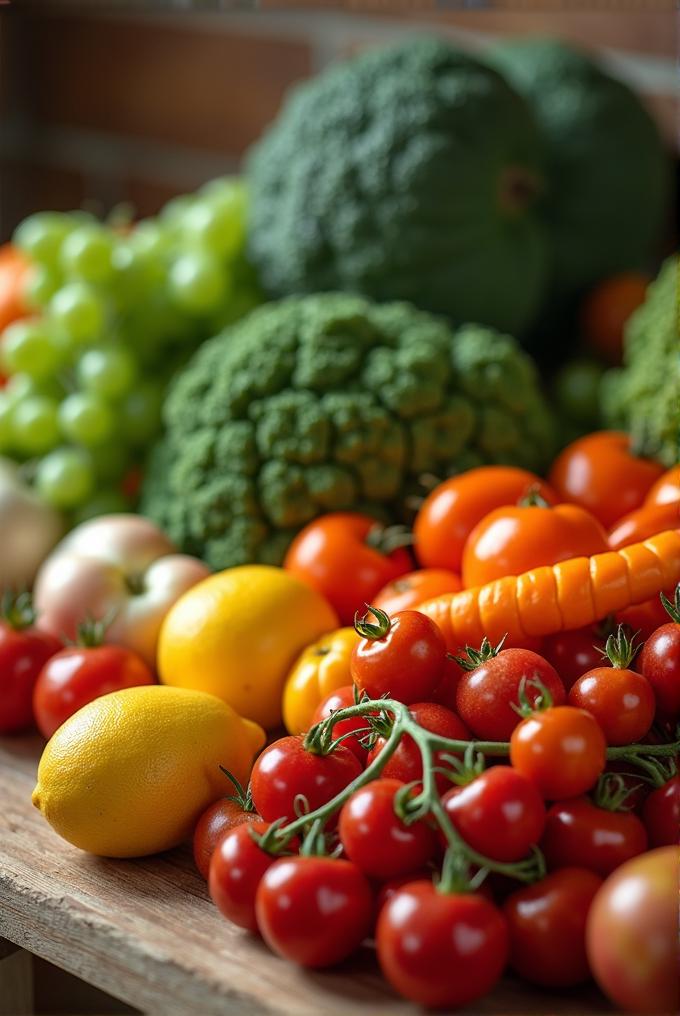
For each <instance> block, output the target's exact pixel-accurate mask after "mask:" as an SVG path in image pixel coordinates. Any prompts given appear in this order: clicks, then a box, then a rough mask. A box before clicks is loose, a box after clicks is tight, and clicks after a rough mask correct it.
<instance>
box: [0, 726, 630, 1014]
mask: <svg viewBox="0 0 680 1016" xmlns="http://www.w3.org/2000/svg"><path fill="white" fill-rule="evenodd" d="M42 744H43V742H42V741H41V740H40V739H39V738H38V737H37V735H36V736H33V735H31V736H23V737H14V738H8V737H5V738H0V938H6V939H9V940H10V941H11V942H14V943H17V944H18V945H20V946H22V947H24V948H25V949H27V950H29V951H30V952H32V953H34V954H36V955H38V956H41V957H43V958H44V959H47V960H49V961H50V962H52V963H55V964H56V965H57V966H59V967H62V968H63V969H65V970H67V971H69V973H72V974H75V975H77V976H78V977H80V978H82V979H83V980H85V981H88V982H89V983H91V984H93V985H95V986H96V987H98V988H101V989H102V990H104V991H107V992H108V993H109V994H111V995H114V996H115V997H116V998H119V999H121V1000H123V1001H124V1002H127V1003H128V1004H130V1005H133V1006H135V1007H137V1008H139V1009H141V1010H143V1011H144V1012H148V1013H154V1014H168V1016H173V1014H177V1016H187V1013H197V1014H198V1013H200V1014H201V1016H209V1014H213V1013H214V1014H218V1013H219V1014H220V1016H227V1014H228V1016H232V1014H233V1016H240V1014H249V1013H253V1014H255V1013H257V1014H284V1013H285V1014H298V1016H307V1014H309V1016H312V1014H314V1016H323V1014H326V1013H328V1014H338V1016H339V1014H348V1016H379V1014H384V1016H415V1014H419V1013H422V1010H421V1009H420V1008H419V1007H418V1006H415V1005H413V1004H411V1003H409V1002H406V1001H404V999H402V998H400V997H399V996H398V995H397V994H396V993H395V992H393V991H392V989H391V988H390V987H389V986H388V985H387V983H386V982H385V981H384V980H383V978H382V977H381V975H380V972H379V970H378V966H377V963H376V960H375V954H374V951H373V950H372V949H370V948H368V947H365V948H363V949H361V950H360V952H359V953H358V954H356V955H355V956H354V957H352V958H351V959H350V960H347V961H346V962H345V963H343V964H341V965H339V966H337V967H334V968H333V969H329V970H324V971H305V970H302V969H300V968H298V967H295V966H294V965H293V964H291V963H288V962H286V961H284V960H281V959H278V958H277V957H276V956H273V955H272V953H270V952H269V950H268V949H267V947H266V946H265V944H264V943H263V942H262V941H261V940H260V939H259V938H257V937H255V936H254V935H250V934H248V933H246V932H243V931H241V930H240V929H238V928H235V927H234V926H232V925H230V924H229V923H228V922H227V921H225V920H224V919H223V918H222V917H221V916H220V914H219V913H218V911H217V910H216V908H215V907H214V905H213V903H212V902H211V900H210V897H209V895H208V892H207V888H206V884H205V882H204V880H203V878H202V877H201V875H200V874H199V873H198V871H197V870H196V868H195V866H194V862H193V858H192V855H191V850H190V847H189V846H188V845H187V846H185V847H181V848H178V849H176V850H171V851H168V852H167V853H164V854H160V855H157V856H155V857H147V858H141V859H139V860H125V861H120V860H109V859H106V858H101V857H95V856H93V855H91V854H85V853H83V852H82V851H79V850H77V849H76V848H75V847H72V846H70V845H69V844H68V843H66V842H65V841H64V840H62V839H60V838H59V837H58V836H57V835H56V834H55V833H53V832H52V830H51V828H50V827H49V826H48V825H47V823H46V822H45V820H44V819H43V818H42V816H41V815H40V814H39V812H38V811H37V810H36V809H35V808H34V807H33V806H32V805H31V801H30V795H31V791H32V789H33V786H34V784H35V773H36V768H37V760H38V758H39V755H40V751H41V748H42ZM159 807H162V802H159ZM616 1011H617V1010H615V1009H614V1008H613V1007H612V1006H611V1005H610V1004H609V1003H608V1002H607V1001H606V1000H605V999H604V997H603V996H602V995H601V994H600V992H599V991H598V990H597V989H596V987H595V986H594V985H593V984H588V985H585V986H583V987H580V988H577V989H572V990H570V991H562V992H559V993H558V992H549V991H544V990H541V989H535V988H532V987H530V986H529V985H527V984H525V983H523V982H521V981H520V980H519V979H516V978H514V977H512V976H507V977H505V978H503V979H502V980H501V981H500V982H499V983H498V984H497V985H496V987H495V988H494V990H493V991H491V992H489V993H488V994H487V995H485V996H484V997H483V998H481V999H479V1000H478V1001H477V1002H475V1003H474V1004H473V1005H471V1006H469V1007H468V1008H466V1010H465V1013H466V1014H467V1013H470V1014H479V1016H482V1014H483V1016H513V1014H517V1016H528V1014H541V1016H548V1014H550V1016H558V1014H574V1016H598V1014H601V1013H602V1014H604V1013H614V1012H616ZM459 1012H461V1011H460V1010H459Z"/></svg>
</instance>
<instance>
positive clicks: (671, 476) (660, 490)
mask: <svg viewBox="0 0 680 1016" xmlns="http://www.w3.org/2000/svg"><path fill="white" fill-rule="evenodd" d="M674 501H680V462H678V464H677V465H675V466H672V467H671V468H670V469H669V470H667V471H666V472H665V473H662V475H661V476H660V477H659V479H658V480H656V481H655V482H654V483H653V484H652V486H651V487H650V488H649V490H648V491H647V496H646V497H645V499H644V501H643V505H644V507H645V508H649V507H651V506H653V505H658V504H670V503H672V502H674Z"/></svg>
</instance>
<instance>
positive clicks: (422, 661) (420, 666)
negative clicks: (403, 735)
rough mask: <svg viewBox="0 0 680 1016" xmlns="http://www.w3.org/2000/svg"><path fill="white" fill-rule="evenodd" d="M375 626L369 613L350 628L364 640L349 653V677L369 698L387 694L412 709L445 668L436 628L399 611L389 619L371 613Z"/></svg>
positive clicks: (415, 614)
mask: <svg viewBox="0 0 680 1016" xmlns="http://www.w3.org/2000/svg"><path fill="white" fill-rule="evenodd" d="M375 609H376V611H378V613H377V614H375V611H371V613H374V614H375V616H376V618H377V623H376V624H370V623H367V619H368V616H369V615H368V614H367V615H365V617H364V618H363V619H362V620H361V621H357V622H356V625H355V627H356V628H357V630H358V631H359V632H360V633H361V634H362V635H364V637H363V638H362V639H361V640H360V641H359V642H357V644H356V645H355V646H354V648H353V649H352V656H351V660H350V667H351V670H352V678H353V679H354V683H355V684H356V686H357V688H359V690H360V691H365V692H367V693H368V694H369V695H370V697H371V698H380V697H381V696H383V695H389V696H390V697H391V698H394V699H396V700H397V701H398V702H403V703H404V704H405V705H407V706H408V705H411V703H412V702H423V701H425V700H426V699H427V697H428V696H429V695H430V693H431V692H433V691H434V689H435V688H436V687H437V685H438V684H439V682H440V681H441V679H442V677H443V676H444V671H445V669H446V642H445V641H444V636H443V635H442V633H441V631H440V629H439V628H438V627H437V625H436V624H435V623H434V621H432V620H431V619H430V618H429V617H427V616H426V615H425V614H421V613H419V611H417V610H401V611H399V612H398V613H396V614H393V615H392V617H388V616H387V614H385V613H383V612H382V611H380V610H379V608H377V607H376V608H375Z"/></svg>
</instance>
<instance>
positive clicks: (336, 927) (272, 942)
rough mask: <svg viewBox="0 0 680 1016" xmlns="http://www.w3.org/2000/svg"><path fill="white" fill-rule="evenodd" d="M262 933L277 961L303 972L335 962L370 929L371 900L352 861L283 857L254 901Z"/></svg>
mask: <svg viewBox="0 0 680 1016" xmlns="http://www.w3.org/2000/svg"><path fill="white" fill-rule="evenodd" d="M255 911H256V914H257V924H258V927H259V929H260V934H261V935H262V937H263V938H264V940H265V942H266V943H267V945H268V946H269V947H270V949H272V950H273V951H274V952H275V953H278V955H279V956H283V957H284V958H285V959H288V960H292V961H293V963H299V964H300V965H301V966H303V967H326V966H329V965H330V964H331V963H339V962H340V960H344V959H345V958H346V957H347V956H349V955H350V954H351V953H353V952H354V950H355V949H358V947H359V946H360V945H361V942H362V941H363V939H364V938H365V937H366V935H368V933H369V932H370V930H371V925H372V919H373V897H372V895H371V889H370V886H369V884H368V881H367V879H366V876H365V875H364V874H362V872H361V871H360V870H359V868H357V866H356V865H355V864H352V862H351V861H345V860H336V859H333V858H330V857H284V858H281V859H280V860H279V861H276V862H275V863H274V864H273V865H272V866H271V868H269V869H268V870H267V871H266V872H265V875H264V877H263V879H262V881H261V882H260V885H259V887H258V890H257V896H256V898H255Z"/></svg>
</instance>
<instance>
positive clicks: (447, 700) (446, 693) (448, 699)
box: [430, 656, 465, 712]
mask: <svg viewBox="0 0 680 1016" xmlns="http://www.w3.org/2000/svg"><path fill="white" fill-rule="evenodd" d="M464 673H465V672H464V670H463V668H462V667H461V666H459V664H458V663H456V661H455V660H454V659H453V657H451V656H447V657H446V666H445V669H444V676H443V678H442V679H441V681H440V682H439V684H438V685H437V687H436V688H435V689H434V691H433V692H432V693H431V695H430V701H431V702H436V703H438V705H440V706H446V708H447V709H451V710H452V711H453V712H455V711H456V695H457V693H458V685H459V684H460V679H461V677H462V676H463V674H464Z"/></svg>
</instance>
